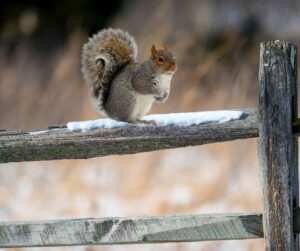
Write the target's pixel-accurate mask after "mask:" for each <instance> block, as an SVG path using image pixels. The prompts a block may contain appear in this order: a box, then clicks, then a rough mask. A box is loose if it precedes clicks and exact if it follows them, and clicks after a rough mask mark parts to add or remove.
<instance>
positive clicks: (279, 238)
mask: <svg viewBox="0 0 300 251" xmlns="http://www.w3.org/2000/svg"><path fill="white" fill-rule="evenodd" d="M296 62H297V59H296V46H294V45H293V44H290V43H287V42H280V41H275V42H268V43H262V44H261V47H260V67H259V102H258V103H259V104H258V113H259V140H258V155H259V162H260V173H261V183H262V190H263V203H264V212H263V215H264V221H263V223H264V234H265V245H266V250H272V251H276V250H278V251H279V250H280V251H284V250H298V241H297V238H296V236H295V235H294V234H293V229H292V226H293V207H296V206H298V205H299V201H298V197H299V194H298V170H297V168H298V149H297V147H298V142H297V138H296V137H294V136H293V132H292V122H293V121H294V120H295V118H296V117H297V89H296V86H297V80H296V79H297V63H296Z"/></svg>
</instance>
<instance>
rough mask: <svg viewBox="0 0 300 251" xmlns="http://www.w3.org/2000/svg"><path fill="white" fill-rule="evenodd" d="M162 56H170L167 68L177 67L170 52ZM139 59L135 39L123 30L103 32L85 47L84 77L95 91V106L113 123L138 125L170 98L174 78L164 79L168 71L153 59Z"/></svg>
mask: <svg viewBox="0 0 300 251" xmlns="http://www.w3.org/2000/svg"><path fill="white" fill-rule="evenodd" d="M158 53H165V54H166V55H165V56H166V59H167V62H166V64H165V65H166V67H170V66H169V63H170V65H175V61H174V60H175V59H174V58H173V56H172V54H171V53H170V52H167V51H158ZM136 56H137V46H136V43H135V41H134V39H133V38H132V37H131V36H130V35H129V34H128V33H127V32H124V31H122V30H114V29H106V30H103V31H100V32H99V33H97V34H96V35H94V36H93V37H92V38H90V39H89V41H88V42H87V43H86V44H85V45H84V47H83V56H82V73H83V76H84V79H85V80H86V82H87V83H88V84H89V85H90V86H91V87H92V100H93V103H94V105H95V106H96V108H97V109H98V110H99V111H101V112H103V113H104V114H106V115H108V116H109V117H111V118H113V119H116V120H121V121H128V122H137V121H138V120H140V118H141V117H142V116H144V115H145V114H146V113H147V112H148V111H149V110H150V108H151V106H152V103H153V102H154V101H157V102H164V101H165V100H166V99H167V98H168V95H169V92H170V83H171V78H172V76H171V75H169V78H168V77H167V78H166V77H162V75H163V74H165V71H167V70H168V68H166V69H164V68H162V67H158V66H157V65H155V62H154V61H153V60H154V59H153V56H152V58H150V59H148V60H147V61H145V62H143V63H137V62H136ZM168 56H169V57H168ZM174 71H175V69H174ZM164 76H167V75H164Z"/></svg>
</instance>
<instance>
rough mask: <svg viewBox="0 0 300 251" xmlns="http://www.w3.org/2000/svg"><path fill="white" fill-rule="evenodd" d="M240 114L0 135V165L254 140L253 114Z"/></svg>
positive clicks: (255, 117)
mask: <svg viewBox="0 0 300 251" xmlns="http://www.w3.org/2000/svg"><path fill="white" fill-rule="evenodd" d="M244 112H245V116H243V117H242V118H241V119H239V120H234V121H229V122H225V123H217V122H213V123H206V124H199V125H192V126H159V127H153V126H137V125H130V126H126V127H122V128H115V129H96V130H91V131H87V132H72V131H69V130H68V129H64V128H62V129H53V130H49V131H48V132H47V133H41V134H30V133H29V132H19V131H17V132H9V131H6V132H0V163H7V162H18V161H34V160H54V159H86V158H92V157H98V156H106V155H113V154H132V153H138V152H146V151H154V150H160V149H170V148H176V147H185V146H195V145H201V144H208V143H214V142H223V141H229V140H234V139H243V138H251V137H257V136H258V125H257V113H256V111H255V110H250V109H249V110H244Z"/></svg>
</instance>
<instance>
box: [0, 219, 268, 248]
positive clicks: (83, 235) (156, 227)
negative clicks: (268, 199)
mask: <svg viewBox="0 0 300 251" xmlns="http://www.w3.org/2000/svg"><path fill="white" fill-rule="evenodd" d="M262 236H263V232H262V219H261V215H260V214H251V215H246V214H211V215H181V216H161V217H133V218H86V219H69V220H53V221H41V222H0V248H6V247H38V246H69V245H74V246H75V245H103V244H134V243H139V244H145V243H161V242H183V241H185V242H186V241H206V240H231V239H249V238H261V237H262Z"/></svg>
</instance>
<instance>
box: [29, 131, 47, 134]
mask: <svg viewBox="0 0 300 251" xmlns="http://www.w3.org/2000/svg"><path fill="white" fill-rule="evenodd" d="M48 131H49V130H42V131H34V132H29V134H30V135H38V134H43V133H47V132H48Z"/></svg>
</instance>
